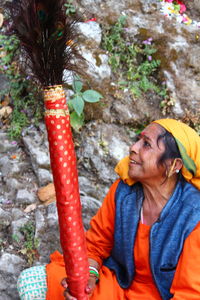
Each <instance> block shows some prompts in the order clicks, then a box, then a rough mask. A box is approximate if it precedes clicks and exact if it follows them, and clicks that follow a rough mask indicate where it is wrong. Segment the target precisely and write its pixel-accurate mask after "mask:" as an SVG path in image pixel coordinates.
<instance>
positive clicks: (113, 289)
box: [46, 180, 200, 300]
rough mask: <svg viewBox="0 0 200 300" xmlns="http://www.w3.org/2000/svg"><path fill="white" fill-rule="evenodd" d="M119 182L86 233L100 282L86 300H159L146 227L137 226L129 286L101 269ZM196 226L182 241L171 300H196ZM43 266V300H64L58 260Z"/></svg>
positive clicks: (199, 275) (199, 283)
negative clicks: (132, 278) (133, 273)
mask: <svg viewBox="0 0 200 300" xmlns="http://www.w3.org/2000/svg"><path fill="white" fill-rule="evenodd" d="M118 183H119V180H117V181H116V182H115V183H114V184H113V185H112V186H111V188H110V190H109V192H108V194H107V196H106V198H105V200H104V202H103V204H102V206H101V208H100V209H99V210H98V212H97V214H96V216H94V217H93V218H92V220H91V228H90V229H89V230H88V231H87V233H86V241H87V249H88V256H89V257H90V258H93V259H95V260H96V261H97V262H98V263H99V265H100V266H101V269H100V281H99V283H98V284H97V286H96V288H95V290H94V293H93V295H92V296H91V298H90V300H125V299H127V300H132V299H137V300H162V298H161V296H160V295H159V292H158V290H157V288H156V286H155V284H154V281H153V278H152V274H151V270H150V266H149V230H150V226H148V225H144V224H141V223H140V224H139V228H138V232H137V236H136V240H135V246H134V253H133V255H134V259H135V265H136V274H135V277H134V280H133V282H132V285H131V286H130V287H129V288H128V289H122V288H121V287H120V286H119V284H118V282H117V279H116V277H115V274H114V272H112V271H111V270H109V269H108V268H107V267H105V266H102V262H103V259H104V258H106V257H108V256H109V255H110V252H111V250H112V247H113V237H114V222H115V199H114V198H115V191H116V188H117V185H118ZM199 252H200V224H198V225H197V226H196V228H195V229H194V230H193V232H192V233H191V234H190V235H189V236H188V238H187V239H186V241H185V244H184V249H183V252H182V254H181V256H180V259H179V263H178V266H177V269H176V273H175V276H174V280H173V283H172V287H171V293H172V294H174V296H173V297H172V298H171V299H173V300H200V255H199ZM51 258H52V262H51V263H50V264H49V265H47V278H48V292H47V298H46V299H47V300H64V297H63V288H62V287H61V286H60V282H61V280H62V278H63V277H65V276H66V275H65V270H64V262H63V260H62V256H61V255H60V254H59V253H58V252H56V253H54V254H53V257H51Z"/></svg>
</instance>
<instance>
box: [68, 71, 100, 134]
mask: <svg viewBox="0 0 200 300" xmlns="http://www.w3.org/2000/svg"><path fill="white" fill-rule="evenodd" d="M72 89H73V92H74V94H73V96H72V97H71V98H70V99H69V101H68V103H67V104H68V107H69V110H70V123H71V126H72V127H73V128H74V129H75V130H79V129H80V128H81V127H82V126H83V124H84V113H83V110H84V106H85V102H89V103H95V102H98V101H99V100H100V99H101V98H103V96H102V95H101V94H100V93H98V92H96V91H95V90H91V89H90V90H85V91H82V89H83V83H82V81H81V79H80V78H79V77H78V76H76V77H75V78H74V81H73V84H72Z"/></svg>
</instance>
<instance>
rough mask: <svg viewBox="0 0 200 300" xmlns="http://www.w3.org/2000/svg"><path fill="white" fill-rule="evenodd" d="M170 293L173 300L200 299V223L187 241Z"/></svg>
mask: <svg viewBox="0 0 200 300" xmlns="http://www.w3.org/2000/svg"><path fill="white" fill-rule="evenodd" d="M170 292H171V293H172V294H174V296H173V297H172V298H171V299H173V300H199V299H200V223H199V224H198V225H197V226H196V227H195V229H194V230H193V231H192V233H191V234H190V235H189V236H188V237H187V239H186V240H185V244H184V248H183V252H182V254H181V256H180V259H179V262H178V265H177V269H176V273H175V276H174V280H173V282H172V286H171V290H170Z"/></svg>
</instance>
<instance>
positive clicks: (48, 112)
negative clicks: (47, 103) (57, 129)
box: [45, 109, 69, 117]
mask: <svg viewBox="0 0 200 300" xmlns="http://www.w3.org/2000/svg"><path fill="white" fill-rule="evenodd" d="M68 115H69V111H68V110H65V109H48V110H46V111H45V116H57V117H65V116H68Z"/></svg>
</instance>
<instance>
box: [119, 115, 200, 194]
mask: <svg viewBox="0 0 200 300" xmlns="http://www.w3.org/2000/svg"><path fill="white" fill-rule="evenodd" d="M154 122H155V123H158V124H160V125H161V126H162V127H164V128H165V129H166V130H167V131H169V132H170V133H171V134H172V135H173V137H174V138H175V140H176V143H177V146H178V148H179V151H180V154H181V158H182V160H183V167H182V169H181V172H182V175H183V177H184V178H185V180H187V181H188V182H190V183H191V184H193V185H194V186H195V187H196V188H197V189H199V190H200V136H199V135H198V134H197V132H196V131H195V130H193V129H192V128H191V127H189V126H188V125H186V124H184V123H182V122H180V121H176V120H174V119H160V120H157V121H154ZM128 164H129V156H126V157H124V158H123V159H122V160H120V162H119V163H118V164H117V166H116V167H115V172H116V173H117V174H118V175H119V176H120V177H121V179H122V180H124V181H125V182H126V183H127V184H129V185H132V184H133V183H134V182H135V181H134V180H133V179H131V178H130V177H129V176H128Z"/></svg>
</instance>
